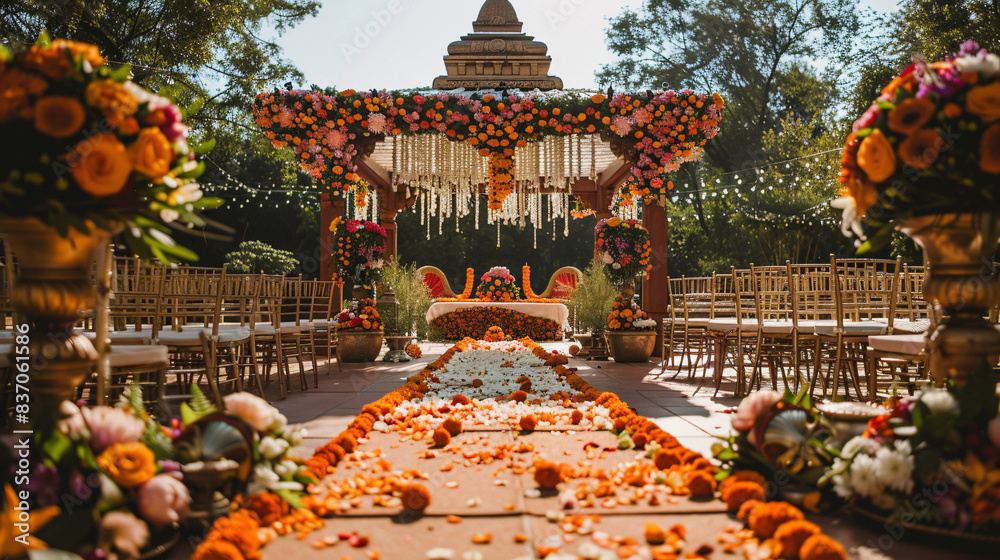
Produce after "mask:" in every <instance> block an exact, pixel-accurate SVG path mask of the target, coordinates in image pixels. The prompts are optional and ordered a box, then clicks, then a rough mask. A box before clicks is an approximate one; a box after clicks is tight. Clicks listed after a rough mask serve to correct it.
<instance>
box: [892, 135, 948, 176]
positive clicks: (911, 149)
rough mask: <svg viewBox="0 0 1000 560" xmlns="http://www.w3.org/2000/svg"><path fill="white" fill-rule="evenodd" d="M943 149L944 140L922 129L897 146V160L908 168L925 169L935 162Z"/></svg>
mask: <svg viewBox="0 0 1000 560" xmlns="http://www.w3.org/2000/svg"><path fill="white" fill-rule="evenodd" d="M943 147H944V139H943V138H941V135H940V134H938V133H937V132H934V131H933V130H930V129H928V128H922V129H920V130H918V131H916V132H914V133H913V134H911V135H910V137H909V138H907V139H906V140H903V142H902V143H900V144H899V159H901V160H903V162H904V163H905V164H906V165H909V166H910V167H915V168H917V169H926V168H928V167H930V165H931V164H932V163H934V162H935V161H937V158H938V155H939V154H940V153H941V148H943Z"/></svg>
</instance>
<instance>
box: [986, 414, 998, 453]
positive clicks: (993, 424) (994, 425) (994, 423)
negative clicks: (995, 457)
mask: <svg viewBox="0 0 1000 560" xmlns="http://www.w3.org/2000/svg"><path fill="white" fill-rule="evenodd" d="M986 432H987V433H988V434H989V436H990V443H992V444H993V447H996V448H998V449H1000V416H998V417H996V418H994V419H992V420H990V423H989V424H987V425H986Z"/></svg>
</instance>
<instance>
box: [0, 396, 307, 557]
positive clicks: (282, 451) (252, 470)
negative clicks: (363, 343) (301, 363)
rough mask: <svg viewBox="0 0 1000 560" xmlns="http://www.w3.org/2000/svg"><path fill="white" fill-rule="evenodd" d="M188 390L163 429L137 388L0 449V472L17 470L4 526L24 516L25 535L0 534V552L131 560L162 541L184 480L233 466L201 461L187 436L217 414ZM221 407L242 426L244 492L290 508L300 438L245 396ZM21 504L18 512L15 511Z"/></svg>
mask: <svg viewBox="0 0 1000 560" xmlns="http://www.w3.org/2000/svg"><path fill="white" fill-rule="evenodd" d="M193 393H194V397H193V398H192V399H191V401H189V402H187V403H183V404H182V405H181V412H182V414H181V417H180V418H178V419H173V420H171V421H170V422H169V423H168V424H167V425H166V426H164V425H161V424H160V423H159V422H158V421H157V419H155V418H154V417H153V416H151V415H150V414H149V413H147V411H146V410H145V408H144V406H143V399H142V392H141V390H140V389H139V387H138V386H133V387H131V388H130V389H129V391H128V392H127V393H126V395H125V396H124V397H123V398H122V400H121V401H120V402H119V403H118V404H117V405H116V406H115V407H106V406H104V407H78V406H77V405H75V404H73V403H71V402H69V401H66V402H64V403H62V405H61V407H60V410H59V412H60V414H61V416H62V417H63V418H64V419H63V420H61V421H60V422H59V424H58V429H56V430H53V431H52V432H51V433H49V434H47V435H46V436H44V437H43V436H41V435H40V434H41V433H40V432H36V436H35V437H33V438H28V439H27V440H20V442H19V443H17V446H18V447H17V448H15V449H8V448H6V447H5V446H0V468H2V470H3V471H4V472H11V473H14V472H15V471H16V470H18V469H20V471H19V472H18V474H17V476H15V477H13V479H12V483H13V484H14V485H16V486H11V485H10V484H7V485H5V486H4V494H5V496H4V497H5V498H6V503H5V504H4V507H3V509H4V511H3V512H2V514H0V515H2V516H3V517H4V519H3V522H4V523H8V522H10V523H11V524H10V525H9V526H8V527H7V529H10V530H12V531H13V530H14V529H15V526H14V525H13V523H17V522H22V523H23V522H24V517H25V516H27V518H28V519H29V520H30V521H29V524H30V535H28V534H27V531H26V532H25V535H24V536H23V537H22V538H21V539H13V538H10V539H8V538H7V535H8V534H10V533H6V532H5V533H4V535H5V537H4V539H2V540H0V556H2V557H4V558H6V557H13V558H16V557H19V556H21V555H22V554H24V553H26V552H27V551H28V550H31V549H42V548H56V549H60V550H65V551H71V552H74V553H78V554H80V555H81V556H82V557H83V558H85V559H87V560H90V559H100V558H112V557H115V556H117V557H119V558H137V557H139V556H140V555H141V554H142V553H143V552H146V551H147V550H148V549H150V548H151V547H153V546H155V545H159V544H164V543H166V542H169V541H170V540H171V536H172V535H175V534H176V533H175V529H174V527H175V526H176V525H177V524H179V523H183V522H184V521H185V520H186V518H187V517H188V515H189V513H190V511H191V502H192V495H193V491H192V490H189V478H192V479H193V478H196V477H197V474H198V471H200V470H202V469H206V468H215V467H216V466H218V465H223V466H228V465H230V464H231V465H234V466H235V465H237V464H239V463H237V462H236V461H233V460H231V459H226V458H223V459H221V460H214V461H213V462H209V460H208V459H203V458H202V455H201V453H202V452H203V451H205V447H206V446H207V445H208V444H207V443H205V442H204V441H202V440H201V439H200V438H194V439H193V440H192V439H190V438H188V437H187V436H188V433H189V431H190V430H191V429H194V428H195V427H197V426H199V425H200V423H202V422H204V421H212V419H213V418H215V419H218V418H220V415H219V414H218V411H217V409H216V408H215V406H214V405H213V404H211V402H210V401H209V400H208V399H207V398H206V397H205V395H204V394H202V393H201V392H200V391H198V390H197V388H196V387H195V388H193ZM224 406H225V413H224V414H223V415H221V417H222V418H224V419H231V420H232V421H233V422H236V423H237V424H239V425H243V424H246V426H248V427H249V431H248V432H247V433H246V434H245V435H247V436H248V437H249V440H248V441H247V446H248V448H247V449H246V453H245V454H243V455H242V456H241V457H239V458H240V459H241V460H243V461H244V463H243V464H245V465H246V472H245V475H246V476H245V479H246V481H247V482H249V486H248V487H247V490H248V492H249V493H250V495H255V494H260V493H264V492H267V493H277V494H278V496H280V497H281V498H282V499H281V500H280V501H281V502H286V501H287V502H291V503H297V502H298V500H299V498H300V497H301V496H302V495H303V494H304V489H305V485H306V484H308V483H310V482H316V479H315V477H313V476H311V475H310V474H309V473H308V471H307V470H306V469H305V468H304V467H303V466H302V465H301V464H300V463H298V462H294V461H291V460H289V459H288V458H287V451H288V450H289V449H290V448H291V447H293V446H295V445H298V444H299V443H301V442H302V438H303V437H304V432H303V431H302V430H301V429H299V428H298V427H297V426H289V425H288V422H287V419H286V418H285V417H284V416H283V415H281V414H280V413H279V412H278V411H277V410H276V409H275V408H274V407H272V406H270V405H269V404H268V403H267V402H266V401H264V400H263V399H261V398H259V397H256V396H253V395H250V394H248V393H234V394H231V395H228V396H226V398H225V401H224ZM192 441H194V442H195V443H194V444H193V445H192ZM250 446H252V448H251V447H250ZM233 448H234V449H235V447H233ZM25 454H27V455H28V456H29V457H30V459H31V460H30V461H28V462H27V463H28V464H29V466H28V467H26V468H21V466H19V464H18V462H17V461H18V459H17V458H18V457H21V458H23V457H24V456H25ZM21 460H23V459H21ZM8 469H9V470H8ZM15 488H16V489H17V490H16V491H15ZM23 504H27V505H26V506H25V505H23ZM25 507H27V508H28V509H27V510H25V511H24V513H23V514H20V513H19V511H18V510H15V509H14V508H21V509H23V508H25ZM19 516H20V519H21V520H20V521H16V520H17V519H18V517H19ZM12 536H14V535H12ZM67 557H68V558H73V557H74V556H72V555H69V556H67Z"/></svg>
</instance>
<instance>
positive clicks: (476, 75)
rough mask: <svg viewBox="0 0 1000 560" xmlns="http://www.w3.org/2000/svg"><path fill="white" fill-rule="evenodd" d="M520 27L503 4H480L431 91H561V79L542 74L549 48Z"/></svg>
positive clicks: (498, 0)
mask: <svg viewBox="0 0 1000 560" xmlns="http://www.w3.org/2000/svg"><path fill="white" fill-rule="evenodd" d="M522 27H523V24H522V23H521V21H520V20H518V18H517V12H515V11H514V6H512V5H511V3H510V1H509V0H486V3H485V4H483V7H482V9H481V10H479V17H477V18H476V21H474V22H472V30H473V32H472V33H471V34H469V35H466V36H464V37H462V38H461V39H460V40H459V41H456V42H454V43H452V44H450V45H448V55H447V56H445V57H444V64H445V67H446V68H447V70H448V75H447V76H440V77H438V78H437V79H435V80H434V88H435V89H456V88H466V89H504V88H509V89H515V88H517V89H522V90H531V89H540V90H551V89H562V87H563V83H562V80H560V79H559V78H556V77H554V76H549V75H548V72H549V67H550V66H551V65H552V57H550V56H548V55H547V53H548V50H549V48H548V47H547V46H546V45H545V43H541V42H538V41H534V40H533V39H534V37H530V36H528V35H525V34H524V33H522V32H521V29H522Z"/></svg>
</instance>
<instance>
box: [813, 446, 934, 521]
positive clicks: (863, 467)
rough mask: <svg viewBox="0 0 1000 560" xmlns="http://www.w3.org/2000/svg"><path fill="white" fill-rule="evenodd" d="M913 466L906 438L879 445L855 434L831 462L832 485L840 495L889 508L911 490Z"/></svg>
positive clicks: (892, 507)
mask: <svg viewBox="0 0 1000 560" xmlns="http://www.w3.org/2000/svg"><path fill="white" fill-rule="evenodd" d="M913 468H914V460H913V449H912V448H911V446H910V442H908V441H905V440H900V441H897V442H895V444H893V445H879V444H878V443H877V442H875V441H873V440H871V439H869V438H866V437H864V436H858V437H856V438H854V439H852V440H850V441H848V442H847V444H846V445H844V449H843V450H842V451H841V453H840V457H839V458H837V459H835V460H834V462H833V467H832V468H831V472H832V473H836V474H835V475H834V476H833V478H832V480H833V489H834V491H835V492H836V493H837V495H838V496H840V497H842V498H844V499H850V498H854V497H860V498H867V499H869V500H871V502H872V503H873V504H875V505H876V506H877V507H880V508H882V509H884V510H893V509H895V508H896V507H898V506H899V503H900V502H899V499H900V498H902V497H906V496H908V495H909V494H910V493H911V492H913Z"/></svg>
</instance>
